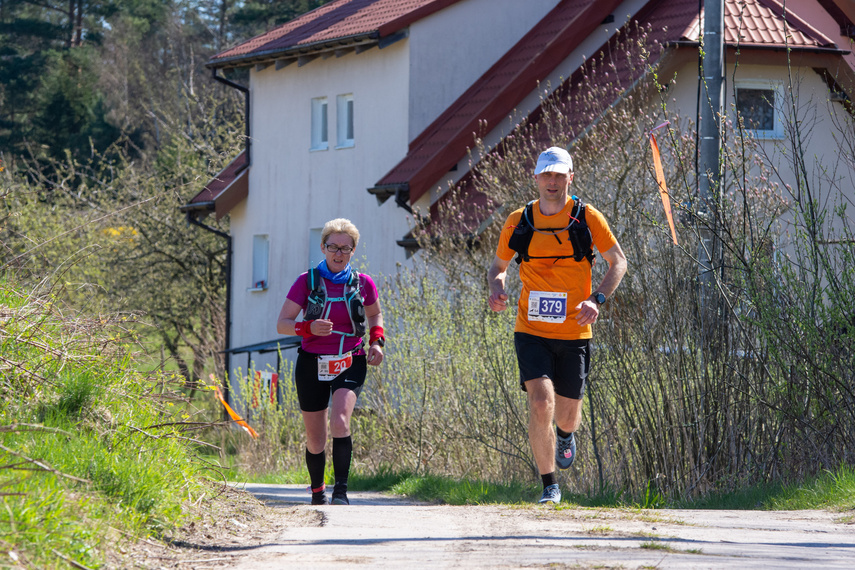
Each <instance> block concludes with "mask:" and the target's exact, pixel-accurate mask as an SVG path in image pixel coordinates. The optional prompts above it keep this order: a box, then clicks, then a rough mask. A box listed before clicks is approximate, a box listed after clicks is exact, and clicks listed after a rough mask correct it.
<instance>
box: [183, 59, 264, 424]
mask: <svg viewBox="0 0 855 570" xmlns="http://www.w3.org/2000/svg"><path fill="white" fill-rule="evenodd" d="M211 72H212V76H213V78H214V80H215V81H219V82H220V83H222V84H223V85H226V86H228V87H231V88H232V89H237V90H238V91H240V92H241V93H243V101H244V120H243V123H244V151H245V152H246V164H245V165H244V169H246V168H249V166H250V165H251V164H252V155H251V153H250V150H251V147H252V139H251V138H250V136H249V118H250V97H249V87H247V86H246V85H241V84H240V83H235V82H234V81H231V80H229V79H226V78H225V77H222V76H221V75H219V74H218V73H217V68H216V67H214V68H212V69H211ZM187 221H188V222H190V223H191V224H194V225H197V226H199V227H200V228H203V229H205V230H208V231H210V232H213V233H215V234H216V235H218V236H220V237H222V238H224V239H225V240H226V244H227V245H226V247H227V249H226V339H225V340H226V376H227V377H226V378H224V379H223V397H224V398H225V400H226V402H228V401H229V395H230V393H231V390H230V385H231V382H230V380H228V378H230V377H231V374H232V353H231V352H229V349H230V348H231V347H232V343H231V337H232V253H233V247H232V236H231V235H230V234H227V233H225V232H221V231H220V230H218V229H216V228H212V227H210V226H207V225H205V224H203V223H202V222H200V221H199V220H197V219H196V218H195V217H194V216H193V215H192V214H191V213H190V212H187ZM223 417H224V419H226V420H228V419H229V418H228V417H227V416H226V412H225V411H223Z"/></svg>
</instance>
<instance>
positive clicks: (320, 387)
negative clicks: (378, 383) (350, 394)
mask: <svg viewBox="0 0 855 570" xmlns="http://www.w3.org/2000/svg"><path fill="white" fill-rule="evenodd" d="M367 371H368V362H367V360H366V355H365V354H361V355H358V356H354V357H353V364H351V365H350V368H348V369H347V370H345V371H344V372H342V373H341V374H339V375H338V376H336V377H335V378H333V379H332V380H331V381H328V382H327V381H321V380H318V355H317V354H312V353H311V352H306V351H304V350H303V349H302V348H300V349H297V364H296V366H295V367H294V380H295V382H296V383H297V399H298V400H299V401H300V409H301V410H303V411H304V412H320V411H321V410H326V409H327V408H328V407H329V403H330V396H332V394H333V392H335V391H336V390H338V389H339V388H345V389H347V390H353V391H354V392H356V395H357V396H359V393H360V392H361V391H362V385H363V384H365V374H366V372H367Z"/></svg>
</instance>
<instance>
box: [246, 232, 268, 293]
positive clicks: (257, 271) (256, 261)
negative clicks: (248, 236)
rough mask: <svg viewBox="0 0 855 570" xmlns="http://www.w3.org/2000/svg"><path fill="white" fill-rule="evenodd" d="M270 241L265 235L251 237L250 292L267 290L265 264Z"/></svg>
mask: <svg viewBox="0 0 855 570" xmlns="http://www.w3.org/2000/svg"><path fill="white" fill-rule="evenodd" d="M269 252H270V239H269V238H268V236H267V235H255V236H252V287H250V289H249V290H250V291H264V290H265V289H267V286H268V282H267V262H268V255H269Z"/></svg>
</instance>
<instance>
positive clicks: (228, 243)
mask: <svg viewBox="0 0 855 570" xmlns="http://www.w3.org/2000/svg"><path fill="white" fill-rule="evenodd" d="M194 213H195V212H194V211H188V212H187V223H189V224H193V225H194V226H199V227H200V228H202V229H203V230H207V231H209V232H211V233H212V234H215V235H218V236H220V237H221V238H223V239H225V240H226V338H225V345H226V350H225V354H226V377H225V378H223V398H224V399H225V400H226V402H228V401H229V395H230V392H231V390H230V389H229V388H230V384H231V383H230V381H229V378H230V377H231V374H232V353H231V352H229V349H230V348H231V347H232V236H231V235H229V234H227V233H226V232H223V231H220V230H218V229H217V228H212V227H211V226H209V225H207V224H203V223H202V222H200V221H199V220H198V219H197V218H196V216H195V215H194ZM223 419H224V420H226V421H228V420H229V419H230V418H229V416H228V414H227V413H226V411H225V409H224V410H223Z"/></svg>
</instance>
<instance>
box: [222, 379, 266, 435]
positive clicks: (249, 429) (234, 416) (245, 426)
mask: <svg viewBox="0 0 855 570" xmlns="http://www.w3.org/2000/svg"><path fill="white" fill-rule="evenodd" d="M214 390H215V391H216V392H217V399H218V400H219V401H220V402H221V403H222V404H223V406H224V407H225V408H226V411H227V412H228V413H229V416H231V418H232V419H233V420H234V421H235V423H236V424H238V425H239V426H240V427H242V428H243V429H245V430H246V433H248V434H249V435H251V436H252V437H255V438H257V437H258V432H256V431H255V430H254V429H252V427H251V426H250V425H249V424H248V423H246V421H244V419H243V418H242V417H240V416H239V415H238V413H237V412H236V411H234V410H233V409H232V407H231V406H230V405H229V404H228V402H226V400H225V399H224V398H223V393H222V392H220V387H219V386H214Z"/></svg>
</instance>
